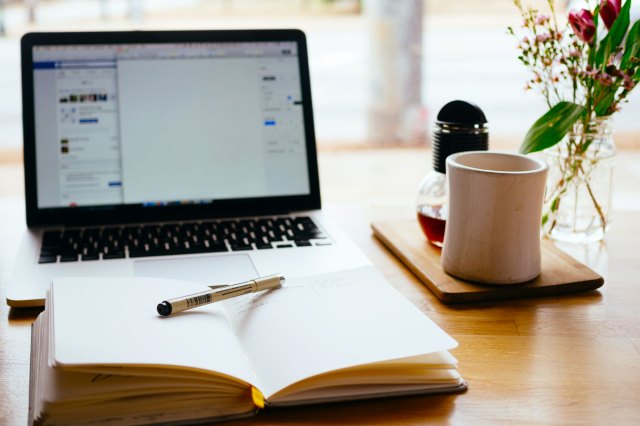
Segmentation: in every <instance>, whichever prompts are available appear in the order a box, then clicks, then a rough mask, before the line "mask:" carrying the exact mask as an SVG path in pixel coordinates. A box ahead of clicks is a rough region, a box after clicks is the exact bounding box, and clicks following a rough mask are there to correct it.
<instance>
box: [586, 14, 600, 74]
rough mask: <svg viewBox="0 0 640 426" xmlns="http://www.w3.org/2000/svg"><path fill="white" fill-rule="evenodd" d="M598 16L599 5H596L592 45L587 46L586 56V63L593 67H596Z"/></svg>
mask: <svg viewBox="0 0 640 426" xmlns="http://www.w3.org/2000/svg"><path fill="white" fill-rule="evenodd" d="M599 17H600V5H599V4H598V5H597V6H596V10H594V11H593V26H594V27H595V29H596V30H595V32H594V33H593V46H589V57H588V58H587V63H588V64H589V65H591V66H592V67H594V68H598V65H597V64H596V63H595V61H596V48H595V46H596V43H597V40H598V19H599Z"/></svg>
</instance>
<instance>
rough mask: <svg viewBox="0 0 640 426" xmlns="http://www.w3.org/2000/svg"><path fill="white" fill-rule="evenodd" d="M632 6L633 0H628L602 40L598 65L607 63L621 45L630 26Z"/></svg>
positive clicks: (597, 60) (597, 59) (597, 58)
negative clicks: (630, 9)
mask: <svg viewBox="0 0 640 426" xmlns="http://www.w3.org/2000/svg"><path fill="white" fill-rule="evenodd" d="M630 7H631V0H627V1H626V2H625V3H624V5H623V6H622V9H621V10H620V14H619V15H618V17H617V18H616V20H615V21H614V22H613V25H611V28H610V29H609V33H608V34H607V35H606V36H605V37H604V38H603V39H602V41H601V42H600V47H599V48H598V53H597V55H596V64H597V65H598V66H600V67H601V66H605V65H607V62H608V61H609V56H611V53H612V52H613V51H614V50H615V49H616V48H617V47H618V46H620V43H622V40H624V35H625V34H626V33H627V29H628V28H629V21H630V19H629V8H630Z"/></svg>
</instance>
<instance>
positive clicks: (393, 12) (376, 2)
mask: <svg viewBox="0 0 640 426" xmlns="http://www.w3.org/2000/svg"><path fill="white" fill-rule="evenodd" d="M523 2H524V3H525V4H526V3H531V4H533V5H534V6H537V7H539V8H540V9H544V8H545V7H546V6H545V5H546V1H544V0H532V1H529V2H528V1H527V0H523ZM566 7H567V5H566V2H564V1H562V2H558V3H557V9H558V14H559V15H561V16H564V15H565V14H566V12H565V11H566ZM519 19H520V18H519V15H518V13H517V11H516V8H515V6H514V5H513V4H512V3H511V2H510V1H508V0H484V1H482V2H478V1H473V0H458V1H455V2H452V1H449V0H426V1H423V0H402V1H398V0H23V1H18V0H0V94H1V96H0V153H4V154H2V155H5V156H6V155H8V154H6V153H7V152H17V151H19V150H20V149H21V147H22V128H21V120H22V119H21V114H22V113H21V108H22V107H21V88H20V51H19V41H20V37H21V36H22V34H24V33H25V32H29V31H80V30H130V29H171V30H176V29H240V28H300V29H302V30H303V31H305V32H306V33H307V37H308V43H309V57H310V63H311V82H312V95H313V105H314V113H315V121H316V135H317V139H318V143H319V145H320V147H321V148H322V147H345V146H360V145H368V146H372V145H373V146H380V145H382V146H387V145H398V144H401V145H423V144H428V143H429V137H430V133H431V128H432V123H433V121H434V119H435V115H436V114H437V112H438V110H439V109H440V107H441V106H442V105H444V104H445V103H447V102H448V101H450V100H453V99H464V100H468V101H472V102H475V103H476V104H477V105H478V106H480V107H481V108H482V109H483V110H484V112H485V114H486V116H487V118H488V120H489V131H490V137H491V146H493V147H497V148H503V149H516V148H517V147H518V145H519V143H520V140H521V138H522V136H523V135H524V134H525V132H526V131H527V129H528V127H529V126H530V125H531V124H532V123H533V121H535V119H536V118H537V117H538V116H540V115H541V114H542V113H543V112H544V111H545V105H544V104H543V102H542V100H541V97H540V96H536V95H535V94H532V93H526V92H524V90H523V87H524V83H525V81H526V80H527V74H526V70H525V69H524V67H522V65H521V64H520V63H519V62H518V60H517V58H516V50H515V46H514V43H515V40H513V39H512V38H511V37H509V36H508V35H507V34H506V27H507V26H509V25H514V26H517V25H518V22H519ZM638 97H639V95H638V94H637V93H636V94H635V95H634V96H632V99H631V100H630V103H629V105H626V106H625V108H624V109H623V111H622V113H620V114H619V115H618V116H617V117H616V129H617V130H618V131H619V132H623V133H624V132H626V133H629V134H633V133H634V132H637V131H638V130H639V129H640V122H639V121H637V120H634V117H639V116H640V100H639V99H638ZM631 139H633V138H631ZM616 142H618V143H620V142H622V146H624V144H625V142H624V139H622V141H621V140H620V139H619V138H618V139H616ZM630 143H631V144H634V143H635V144H637V142H635V141H633V140H632V141H631V142H630Z"/></svg>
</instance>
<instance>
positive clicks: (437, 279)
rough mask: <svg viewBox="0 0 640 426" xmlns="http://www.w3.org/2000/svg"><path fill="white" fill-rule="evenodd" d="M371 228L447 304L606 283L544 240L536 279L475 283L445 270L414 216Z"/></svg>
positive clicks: (568, 290) (551, 292)
mask: <svg viewBox="0 0 640 426" xmlns="http://www.w3.org/2000/svg"><path fill="white" fill-rule="evenodd" d="M371 229H372V230H373V233H374V235H375V236H376V237H377V238H378V239H380V241H382V243H383V244H384V245H385V246H386V247H387V248H388V249H389V250H390V251H391V252H392V253H394V254H395V255H396V256H397V257H398V258H399V259H400V260H402V262H403V263H404V264H405V265H406V266H407V268H409V269H411V271H413V273H414V274H416V276H417V277H418V278H420V280H421V281H422V282H423V283H425V285H427V287H429V289H431V291H433V293H434V294H435V295H436V296H438V299H440V300H442V301H443V302H444V303H468V302H483V301H490V300H509V299H521V298H525V297H538V296H557V295H560V294H567V293H577V292H583V291H590V290H595V289H596V288H598V287H600V286H601V285H602V284H603V283H604V279H603V278H602V277H601V276H600V275H598V274H597V273H595V272H594V271H592V270H591V269H589V268H588V267H587V266H585V265H583V264H582V263H580V262H578V261H577V260H576V259H574V258H573V257H571V256H569V255H567V254H566V253H564V252H563V251H562V250H560V249H559V248H557V247H556V246H554V245H553V243H551V241H549V240H547V239H543V240H542V242H541V253H542V273H541V274H540V275H539V276H538V277H537V278H536V279H534V280H532V281H529V282H526V283H523V284H517V285H513V284H511V285H481V284H474V283H470V282H467V281H463V280H461V279H458V278H456V277H453V276H451V275H449V274H447V273H445V272H444V271H443V269H442V266H441V264H440V255H441V250H440V249H439V248H437V247H435V246H433V245H431V244H429V243H428V242H427V240H426V238H425V237H424V235H423V234H422V231H421V230H420V227H419V225H418V222H417V221H416V220H415V219H411V220H402V221H379V222H374V223H372V224H371Z"/></svg>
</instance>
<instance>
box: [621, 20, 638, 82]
mask: <svg viewBox="0 0 640 426" xmlns="http://www.w3.org/2000/svg"><path fill="white" fill-rule="evenodd" d="M633 57H636V58H638V57H640V21H636V23H635V24H633V27H631V30H630V31H629V34H628V35H627V41H626V43H625V46H624V55H623V56H622V61H620V68H621V69H623V70H626V69H627V68H630V65H631V66H633V65H634V64H633V63H632V62H631V58H633Z"/></svg>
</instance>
